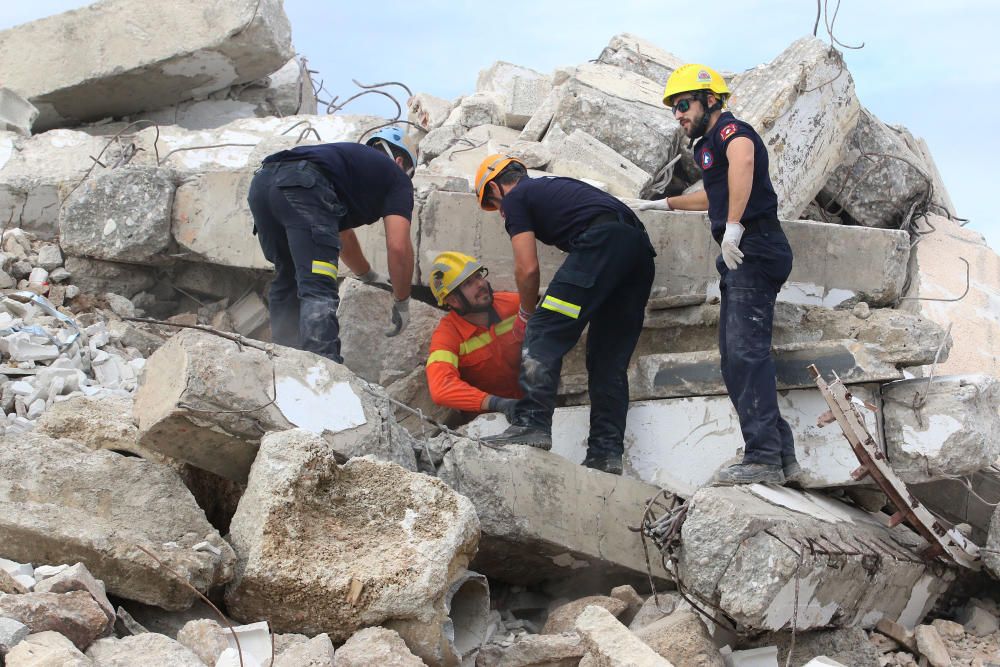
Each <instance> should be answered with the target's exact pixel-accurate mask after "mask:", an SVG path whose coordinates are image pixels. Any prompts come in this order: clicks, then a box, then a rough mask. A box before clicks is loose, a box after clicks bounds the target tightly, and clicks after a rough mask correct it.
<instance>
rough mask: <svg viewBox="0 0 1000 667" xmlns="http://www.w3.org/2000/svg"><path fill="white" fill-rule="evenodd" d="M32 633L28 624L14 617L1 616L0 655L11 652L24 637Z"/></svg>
mask: <svg viewBox="0 0 1000 667" xmlns="http://www.w3.org/2000/svg"><path fill="white" fill-rule="evenodd" d="M30 634H31V630H29V629H28V626H27V625H25V624H24V623H21V622H20V621H15V620H14V619H13V618H0V657H3V656H5V655H7V654H8V653H10V650H11V649H12V648H14V647H15V646H16V645H17V644H18V643H19V642H20V641H21V640H22V639H24V638H25V637H27V636H28V635H30Z"/></svg>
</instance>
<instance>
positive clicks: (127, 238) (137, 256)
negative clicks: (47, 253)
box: [59, 166, 174, 264]
mask: <svg viewBox="0 0 1000 667" xmlns="http://www.w3.org/2000/svg"><path fill="white" fill-rule="evenodd" d="M173 199H174V183H173V179H172V178H171V176H170V173H169V172H168V171H167V170H166V169H158V168H149V167H131V166H127V167H122V168H120V169H114V170H110V171H106V172H104V173H102V174H98V175H96V176H92V177H90V178H88V179H87V180H86V181H84V182H83V183H82V184H81V185H80V187H78V188H77V189H76V190H74V191H73V194H71V195H70V196H69V198H68V199H67V200H66V201H65V203H64V204H63V207H62V210H61V211H60V213H59V237H60V244H61V245H62V248H63V250H64V251H65V252H66V253H67V254H69V255H74V256H77V257H90V258H91V259H103V260H107V261H113V262H132V263H137V264H145V263H149V262H156V261H161V262H162V261H163V260H164V258H163V257H162V254H163V252H164V251H165V250H166V249H167V248H168V247H169V244H170V210H171V205H172V202H173Z"/></svg>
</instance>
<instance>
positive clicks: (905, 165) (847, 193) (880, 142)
mask: <svg viewBox="0 0 1000 667" xmlns="http://www.w3.org/2000/svg"><path fill="white" fill-rule="evenodd" d="M925 170H926V167H924V165H923V164H922V160H921V159H920V158H918V157H917V156H916V155H914V154H913V152H912V151H910V149H909V148H908V147H907V145H906V143H905V142H904V141H903V139H902V138H900V136H899V135H898V134H897V133H896V132H894V131H893V130H891V129H890V128H889V127H887V126H886V125H885V124H884V123H882V121H880V120H879V119H878V118H876V117H875V115H874V114H872V113H871V112H870V111H868V110H867V109H864V108H862V109H861V113H860V114H859V115H858V122H857V126H856V127H855V128H854V131H853V132H851V135H850V136H849V137H848V139H847V145H846V146H845V150H844V157H843V162H842V163H841V164H840V166H839V167H837V168H836V169H835V170H834V172H833V174H832V175H831V177H830V180H829V181H827V182H826V185H824V186H823V189H822V191H821V194H820V196H821V201H823V202H824V203H825V208H826V210H829V211H833V212H835V213H837V214H841V213H846V214H847V215H849V216H851V219H853V220H854V221H855V222H857V223H858V224H860V225H864V226H865V227H891V228H896V229H898V228H899V227H900V225H901V224H902V223H903V220H904V219H905V218H906V216H907V215H912V209H913V207H914V206H919V205H920V204H921V203H922V202H923V201H924V200H926V199H927V198H928V196H929V194H930V189H931V187H932V185H933V181H932V179H931V177H930V175H929V174H927V173H926V171H925Z"/></svg>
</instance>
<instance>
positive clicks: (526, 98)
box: [463, 61, 552, 130]
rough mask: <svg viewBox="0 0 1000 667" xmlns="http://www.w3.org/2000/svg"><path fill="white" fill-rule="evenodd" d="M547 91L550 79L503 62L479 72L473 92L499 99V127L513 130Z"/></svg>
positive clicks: (526, 117) (535, 107) (526, 119)
mask: <svg viewBox="0 0 1000 667" xmlns="http://www.w3.org/2000/svg"><path fill="white" fill-rule="evenodd" d="M550 90H552V79H551V78H550V77H548V76H545V75H544V74H542V73H540V72H536V71H535V70H533V69H529V68H527V67H521V66H520V65H513V64H511V63H508V62H503V61H500V62H495V63H493V64H492V65H490V66H489V67H488V68H486V69H484V70H481V71H480V72H479V77H478V78H477V79H476V92H493V93H499V94H500V95H501V96H502V100H503V103H502V105H501V109H502V110H503V114H504V116H503V122H502V123H501V124H502V125H506V126H507V127H510V128H513V129H515V130H520V129H522V128H524V126H525V124H526V123H527V122H528V120H529V119H530V118H531V116H532V114H534V113H535V110H536V109H537V108H538V105H539V104H541V103H542V100H544V99H545V96H546V95H548V94H549V91H550ZM463 101H464V100H463Z"/></svg>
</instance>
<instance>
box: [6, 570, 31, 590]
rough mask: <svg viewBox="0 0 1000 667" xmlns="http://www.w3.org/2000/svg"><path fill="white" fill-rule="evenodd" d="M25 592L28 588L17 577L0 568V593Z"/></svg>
mask: <svg viewBox="0 0 1000 667" xmlns="http://www.w3.org/2000/svg"><path fill="white" fill-rule="evenodd" d="M21 576H23V575H21ZM27 592H28V589H27V588H26V587H25V586H24V584H22V583H21V582H20V581H18V580H17V577H15V576H14V575H12V574H11V573H9V572H7V570H4V569H0V593H13V594H14V595H18V594H21V593H27Z"/></svg>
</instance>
